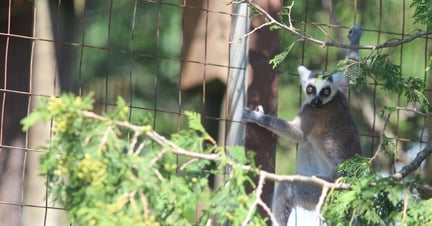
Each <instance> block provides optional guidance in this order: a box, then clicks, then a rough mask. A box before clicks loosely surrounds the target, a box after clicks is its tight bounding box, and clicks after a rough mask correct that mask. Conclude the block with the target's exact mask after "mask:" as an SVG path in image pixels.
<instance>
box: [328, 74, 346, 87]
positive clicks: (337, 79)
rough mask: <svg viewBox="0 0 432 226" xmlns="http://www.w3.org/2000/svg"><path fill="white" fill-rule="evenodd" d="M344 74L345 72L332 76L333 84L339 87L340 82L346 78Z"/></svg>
mask: <svg viewBox="0 0 432 226" xmlns="http://www.w3.org/2000/svg"><path fill="white" fill-rule="evenodd" d="M344 76H345V75H344V73H343V72H341V71H340V72H337V73H334V74H332V75H331V80H332V82H333V84H335V85H339V84H340V82H341V81H342V79H343V78H344Z"/></svg>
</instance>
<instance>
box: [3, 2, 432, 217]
mask: <svg viewBox="0 0 432 226" xmlns="http://www.w3.org/2000/svg"><path fill="white" fill-rule="evenodd" d="M256 2H257V4H259V5H262V6H263V7H265V9H267V10H269V11H272V12H275V13H274V15H273V16H275V17H279V18H280V21H282V22H284V23H292V24H293V26H294V27H295V28H296V29H297V30H298V31H301V33H302V34H303V33H306V34H308V35H310V36H308V37H313V38H316V39H318V40H322V41H323V42H335V43H348V39H347V38H346V35H347V34H348V31H349V28H350V27H351V25H353V24H361V25H363V31H364V34H363V37H362V39H361V44H362V45H369V46H376V45H379V44H382V43H386V42H389V41H390V42H392V41H394V42H396V43H398V42H399V43H398V45H395V46H394V47H391V48H382V49H376V50H374V49H373V48H370V49H364V50H360V57H361V58H366V57H371V56H373V55H374V54H376V53H386V54H388V56H389V57H388V59H390V60H391V61H392V62H394V63H395V64H396V65H400V71H401V74H403V75H411V76H412V75H415V76H417V77H418V78H420V79H421V80H422V81H423V82H424V83H425V84H426V87H424V88H425V92H424V95H425V96H426V97H427V98H428V99H429V100H430V96H431V95H432V94H431V88H430V87H431V82H430V81H431V80H430V79H429V73H430V72H429V71H428V70H427V68H428V64H429V62H430V59H429V58H430V55H429V54H430V44H429V43H430V41H429V37H428V36H427V35H424V36H418V37H416V38H414V39H412V40H410V41H409V42H406V43H404V42H402V41H401V40H406V39H409V38H410V37H412V36H413V35H415V34H416V32H417V31H418V29H423V30H425V27H424V26H422V25H420V24H418V23H414V20H413V18H412V14H413V13H414V10H413V9H412V7H410V5H411V1H408V0H403V1H382V0H380V1H375V0H368V1H332V0H323V1H318V0H307V1H294V6H293V7H292V8H291V11H287V10H286V9H287V8H286V7H287V6H289V5H290V4H291V3H289V2H284V1H274V0H272V1H265V2H268V3H266V4H264V3H263V2H264V1H256ZM282 3H285V6H283V7H282ZM243 4H245V3H243ZM239 5H240V3H232V4H227V3H226V2H224V1H219V0H203V1H189V0H183V1H181V0H160V1H152V0H140V1H138V0H136V1H116V0H110V1H83V0H74V1H54V0H53V1H48V0H38V1H20V0H9V1H3V2H2V3H0V51H1V54H0V56H1V58H0V65H1V76H0V77H1V80H0V84H1V87H0V91H1V95H2V96H1V98H2V99H1V115H0V117H1V118H0V120H1V127H0V141H1V142H0V143H1V152H0V224H2V223H1V222H7V224H4V225H19V224H20V223H22V224H23V225H63V224H67V223H66V222H68V221H67V217H66V210H65V209H64V208H62V207H61V206H58V205H56V204H55V202H52V201H49V200H48V201H47V200H46V199H45V197H47V196H48V193H49V191H48V190H47V189H46V186H45V185H46V183H47V181H46V178H43V177H40V176H38V158H39V156H40V154H41V151H40V149H39V148H38V146H40V145H43V144H45V141H47V140H48V141H49V139H51V137H52V134H51V127H52V124H40V125H37V126H35V127H34V128H33V129H32V130H31V131H29V132H27V133H24V132H22V129H21V125H20V120H21V119H22V118H24V117H25V116H26V115H28V114H29V113H30V112H31V111H32V109H34V107H36V106H37V105H38V100H37V98H38V97H48V96H58V95H59V94H60V93H62V92H72V93H74V94H76V95H87V94H89V93H94V97H95V100H96V101H95V111H97V112H101V113H102V112H109V111H110V109H112V107H113V106H115V105H116V98H117V96H121V97H123V98H124V99H125V100H126V102H127V104H128V106H129V107H130V109H131V110H130V114H129V121H131V122H134V123H135V122H139V121H140V119H141V118H144V117H145V118H148V119H150V120H151V121H152V126H153V128H154V129H155V130H156V131H158V132H160V133H161V134H162V135H167V136H168V135H169V134H171V133H174V132H177V131H179V130H180V129H181V128H182V127H184V123H185V122H184V119H183V115H184V112H185V111H187V110H191V111H196V112H199V113H201V114H202V123H203V125H204V126H205V128H206V129H207V130H208V131H209V134H210V135H212V137H214V138H216V140H217V141H218V142H219V144H220V145H235V144H237V145H242V144H244V143H242V142H243V141H241V142H240V143H235V141H232V140H231V139H233V137H235V136H237V138H236V140H238V139H239V138H240V139H242V138H243V136H244V135H243V134H242V131H240V130H241V129H239V128H233V125H234V124H235V122H237V124H239V125H241V124H240V123H238V121H239V118H238V115H237V116H236V113H235V112H236V111H235V109H236V108H237V107H239V106H240V107H241V108H242V107H243V106H244V105H246V102H245V101H246V97H245V96H240V97H237V98H238V99H236V98H235V97H234V96H235V95H236V92H238V91H237V90H236V88H235V87H237V88H238V87H240V86H247V85H249V84H250V83H251V81H249V83H246V82H245V80H244V79H243V78H249V79H250V78H252V76H251V75H250V73H253V72H255V73H267V72H268V71H265V70H264V71H263V70H262V69H263V67H262V66H261V65H268V61H269V60H270V59H271V58H272V57H273V56H274V55H275V54H276V53H278V52H282V51H283V50H287V49H288V48H289V50H290V52H289V53H288V54H287V58H286V59H285V60H284V61H283V62H282V63H281V64H280V65H279V66H278V67H277V69H276V70H274V71H273V72H272V73H274V76H273V77H272V79H273V80H270V82H275V83H274V84H273V85H271V86H270V85H267V84H257V86H256V87H255V88H253V89H252V90H254V89H255V90H258V91H260V90H262V89H265V91H263V92H264V93H266V94H263V93H259V92H258V91H257V93H255V94H254V95H255V96H252V98H251V96H249V102H248V103H249V104H251V103H252V105H254V104H261V105H264V106H267V108H268V109H270V111H272V110H273V111H276V109H277V108H278V110H277V112H278V113H279V115H280V117H282V118H286V119H291V118H293V117H294V115H295V114H296V113H297V112H298V109H299V106H300V105H301V102H302V99H303V97H302V95H301V91H300V89H299V79H298V74H297V72H296V68H297V66H298V65H306V66H307V67H308V68H312V69H321V70H326V71H332V70H335V69H336V65H337V62H338V61H339V60H342V59H344V58H345V55H346V49H344V48H337V46H336V47H335V46H332V45H328V46H324V47H323V46H322V45H319V44H317V43H314V42H312V41H310V40H308V39H307V38H306V39H305V38H301V37H299V36H298V35H295V34H293V33H290V32H288V31H286V30H284V29H280V30H279V29H274V30H272V29H269V28H268V27H265V28H261V27H260V24H262V23H265V22H268V21H269V20H268V18H267V19H266V20H261V21H260V20H257V19H256V18H258V17H257V15H256V14H257V11H256V10H253V9H252V8H248V7H245V8H241V9H240V8H236V7H239ZM254 28H257V29H256V30H254ZM258 28H259V29H258ZM265 29H267V30H266V31H264V30H265ZM248 32H250V33H249V35H245V34H247V33H248ZM263 32H269V33H270V34H276V35H275V36H274V37H273V36H271V37H270V36H269V37H266V36H262V33H263ZM255 35H256V36H255ZM264 37H266V38H268V39H266V40H264ZM242 41H243V42H242ZM245 43H249V44H251V45H249V47H246V44H245ZM242 45H243V46H242ZM275 50H276V52H275ZM371 59H372V58H371ZM248 62H255V63H256V64H250V63H249V64H248ZM268 68H269V70H273V69H272V68H271V66H268ZM240 76H243V77H240ZM261 76H264V78H265V79H268V78H269V77H265V76H270V75H261ZM377 76H379V75H377ZM238 78H242V79H240V81H239V80H238ZM265 79H264V80H263V81H269V80H265ZM277 83H278V84H277ZM384 85H385V84H382V83H380V81H379V80H377V81H372V82H371V81H369V83H368V84H367V87H366V88H364V89H362V90H361V91H360V92H358V91H357V90H356V89H354V88H353V89H351V91H350V95H349V97H350V105H351V108H352V111H353V114H354V115H355V118H356V121H357V124H358V127H359V132H360V134H361V141H362V149H363V151H364V152H365V154H366V155H367V156H372V155H373V153H374V152H375V151H376V150H377V149H380V145H381V143H380V138H381V136H382V135H383V134H385V135H386V137H389V138H391V139H394V141H395V147H394V148H395V150H397V153H398V155H399V156H400V162H401V163H399V162H398V163H395V162H388V160H385V158H384V157H383V158H382V159H383V160H382V161H379V164H377V165H379V167H380V168H382V169H383V171H385V172H387V173H392V172H393V171H394V170H395V169H397V168H395V167H398V166H399V164H404V163H408V162H410V160H411V159H413V157H414V155H415V154H416V153H417V152H418V151H419V150H421V149H422V148H423V147H424V146H425V145H426V143H428V142H429V136H428V131H429V130H430V128H431V126H432V124H431V122H430V120H429V118H428V117H424V116H423V115H421V114H418V112H416V110H417V108H416V107H418V106H415V105H410V104H407V99H406V97H405V96H404V95H403V94H399V95H394V94H390V93H388V92H386V91H385V90H384V91H383V90H382V87H383V86H384ZM230 87H231V88H230ZM232 87H234V88H232ZM253 92H255V91H253ZM242 95H246V94H242ZM260 95H267V96H271V98H270V97H269V98H267V97H263V96H260ZM265 98H267V99H265ZM234 99H235V100H241V101H242V102H233V100H234ZM251 100H252V102H250V101H251ZM263 101H266V102H265V103H262V102H263ZM267 101H268V102H267ZM237 105H238V106H237ZM383 106H392V107H393V106H401V107H402V108H398V109H397V113H396V114H393V115H392V116H391V117H390V118H387V115H386V114H385V113H382V112H381V110H382V109H383ZM241 108H240V109H241ZM419 110H421V109H419ZM240 112H241V111H240ZM273 113H276V112H273ZM232 120H234V121H235V122H232ZM230 130H231V132H230ZM233 131H234V132H233ZM239 134H240V135H239ZM238 136H240V137H238ZM272 139H274V138H272ZM277 149H278V151H277V158H276V160H274V159H270V160H271V161H276V172H278V173H281V174H287V173H293V170H294V167H293V165H294V159H295V157H294V156H295V150H296V146H295V144H292V143H290V142H285V141H280V142H279V144H278V148H277ZM265 164H267V163H265ZM269 164H274V163H269ZM425 165H426V166H425V168H424V169H422V170H423V171H424V172H427V171H428V170H430V169H431V168H430V167H432V164H431V161H430V160H428V161H426V162H425ZM272 167H273V168H274V165H273V166H272ZM272 167H270V168H272ZM425 178H426V181H427V182H428V183H430V182H431V180H432V177H430V176H426V177H425ZM210 186H216V185H214V184H211V185H210ZM271 190H272V189H270V191H271ZM269 197H271V196H269ZM2 225H3V224H2Z"/></svg>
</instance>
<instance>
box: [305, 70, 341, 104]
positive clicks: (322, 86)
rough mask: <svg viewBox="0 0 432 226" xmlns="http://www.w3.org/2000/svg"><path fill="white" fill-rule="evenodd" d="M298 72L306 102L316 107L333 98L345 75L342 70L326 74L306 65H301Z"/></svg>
mask: <svg viewBox="0 0 432 226" xmlns="http://www.w3.org/2000/svg"><path fill="white" fill-rule="evenodd" d="M298 72H299V74H300V81H301V85H302V88H303V92H304V93H305V94H306V103H309V104H310V105H311V106H312V107H316V108H319V107H322V106H323V105H325V104H326V103H328V102H329V101H331V100H332V98H333V97H334V95H335V94H336V92H337V91H338V87H339V84H340V81H341V80H342V78H343V76H344V75H343V73H342V72H338V73H335V74H332V75H330V76H325V75H323V73H319V72H312V71H310V70H308V69H307V68H306V67H304V66H299V67H298Z"/></svg>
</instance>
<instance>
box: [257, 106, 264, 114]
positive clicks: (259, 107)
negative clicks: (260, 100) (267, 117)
mask: <svg viewBox="0 0 432 226" xmlns="http://www.w3.org/2000/svg"><path fill="white" fill-rule="evenodd" d="M255 111H257V112H260V113H264V108H263V106H262V105H258V107H257V108H256V109H255Z"/></svg>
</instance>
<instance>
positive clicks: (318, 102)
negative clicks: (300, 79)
mask: <svg viewBox="0 0 432 226" xmlns="http://www.w3.org/2000/svg"><path fill="white" fill-rule="evenodd" d="M310 104H311V106H312V107H315V108H319V107H321V105H322V100H321V98H319V97H315V98H313V99H312V100H311V102H310Z"/></svg>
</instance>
